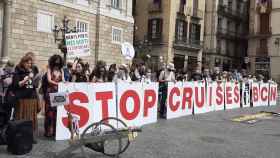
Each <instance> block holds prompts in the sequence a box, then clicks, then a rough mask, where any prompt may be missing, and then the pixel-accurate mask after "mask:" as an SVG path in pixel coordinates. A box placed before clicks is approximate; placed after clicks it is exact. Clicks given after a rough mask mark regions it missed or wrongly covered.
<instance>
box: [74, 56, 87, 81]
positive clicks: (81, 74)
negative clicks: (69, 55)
mask: <svg viewBox="0 0 280 158" xmlns="http://www.w3.org/2000/svg"><path fill="white" fill-rule="evenodd" d="M70 78H71V82H88V81H89V78H88V76H87V74H86V64H84V62H83V61H82V59H79V58H76V59H75V61H74V64H73V67H72V74H71V77H70Z"/></svg>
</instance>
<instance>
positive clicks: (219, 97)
mask: <svg viewBox="0 0 280 158" xmlns="http://www.w3.org/2000/svg"><path fill="white" fill-rule="evenodd" d="M224 91H225V83H224V82H214V83H213V92H214V93H213V94H214V95H213V96H214V97H213V98H214V103H215V111H219V110H224V109H225V104H224V99H225V96H224Z"/></svg>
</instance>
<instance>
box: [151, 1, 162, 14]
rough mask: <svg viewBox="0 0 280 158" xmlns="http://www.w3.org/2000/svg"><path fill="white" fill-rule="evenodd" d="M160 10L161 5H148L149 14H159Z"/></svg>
mask: <svg viewBox="0 0 280 158" xmlns="http://www.w3.org/2000/svg"><path fill="white" fill-rule="evenodd" d="M161 11H162V8H161V3H153V2H152V3H150V4H149V12H150V13H154V12H161Z"/></svg>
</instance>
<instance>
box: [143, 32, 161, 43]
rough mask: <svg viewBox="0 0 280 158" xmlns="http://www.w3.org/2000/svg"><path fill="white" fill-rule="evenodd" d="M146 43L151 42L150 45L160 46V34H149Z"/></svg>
mask: <svg viewBox="0 0 280 158" xmlns="http://www.w3.org/2000/svg"><path fill="white" fill-rule="evenodd" d="M147 37H148V41H149V42H151V43H152V44H160V43H162V41H163V36H162V33H156V34H154V35H152V34H149V35H147Z"/></svg>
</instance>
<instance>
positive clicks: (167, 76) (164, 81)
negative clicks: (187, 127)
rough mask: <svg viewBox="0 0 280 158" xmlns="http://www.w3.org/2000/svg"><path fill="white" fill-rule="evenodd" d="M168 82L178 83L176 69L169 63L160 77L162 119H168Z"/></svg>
mask: <svg viewBox="0 0 280 158" xmlns="http://www.w3.org/2000/svg"><path fill="white" fill-rule="evenodd" d="M168 82H176V79H175V67H174V64H173V63H169V64H168V65H167V67H166V69H164V70H162V71H161V72H160V75H159V93H160V99H159V100H160V117H161V118H165V117H166V105H165V103H166V98H167V88H168Z"/></svg>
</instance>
